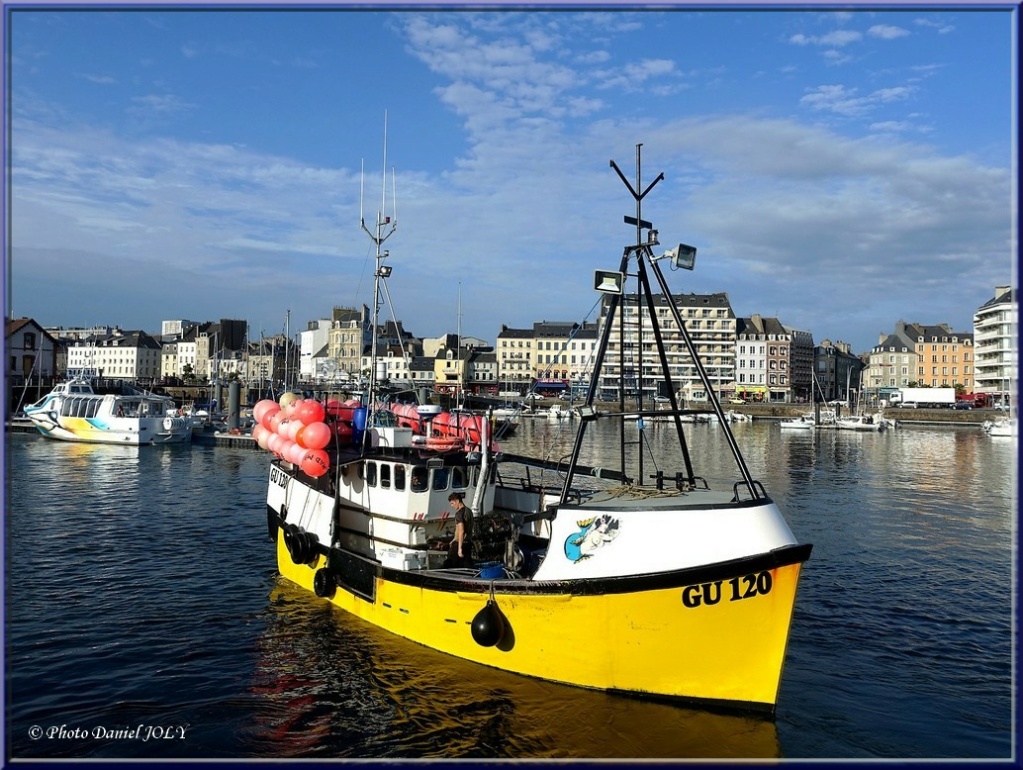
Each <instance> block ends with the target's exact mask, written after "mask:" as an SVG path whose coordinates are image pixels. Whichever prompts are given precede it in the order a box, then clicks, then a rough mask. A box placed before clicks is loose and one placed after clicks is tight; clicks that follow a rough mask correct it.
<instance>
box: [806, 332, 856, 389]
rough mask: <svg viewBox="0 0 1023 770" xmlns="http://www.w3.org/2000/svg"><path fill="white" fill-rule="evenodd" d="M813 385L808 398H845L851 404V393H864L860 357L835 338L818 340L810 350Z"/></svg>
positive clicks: (846, 344) (845, 343)
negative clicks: (816, 344)
mask: <svg viewBox="0 0 1023 770" xmlns="http://www.w3.org/2000/svg"><path fill="white" fill-rule="evenodd" d="M813 361H814V374H815V376H816V378H817V385H816V386H814V391H813V397H812V398H811V399H810V400H811V401H820V400H821V399H823V400H824V401H827V402H831V401H844V402H845V403H847V404H851V403H852V402H853V401H854V398H853V397H854V396H855V395H857V394H860V393H862V392H863V388H862V374H863V370H864V367H865V364H864V362H863V360H862V359H861V358H860V357H859V356H857V355H854V354H853V352H852V348H851V347H850V346H849V343H847V342H842V341H841V340H836V341H835V342H832V341H831V340H827V339H825V340H821V344H820V345H818V346H816V347H815V348H814V349H813Z"/></svg>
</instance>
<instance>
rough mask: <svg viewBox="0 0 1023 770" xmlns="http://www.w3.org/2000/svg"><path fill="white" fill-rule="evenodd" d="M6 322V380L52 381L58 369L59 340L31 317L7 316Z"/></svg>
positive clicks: (14, 381) (18, 381)
mask: <svg viewBox="0 0 1023 770" xmlns="http://www.w3.org/2000/svg"><path fill="white" fill-rule="evenodd" d="M6 325H7V329H6V334H5V336H4V349H5V350H6V351H7V370H6V375H5V376H6V379H7V381H8V382H9V383H14V384H21V383H23V382H26V381H32V380H35V381H37V382H44V381H45V382H52V381H53V380H54V379H55V378H56V377H57V373H58V372H59V371H61V370H60V369H58V368H57V365H58V351H60V350H61V348H62V346H61V343H60V341H59V340H58V339H56V338H55V337H54V336H53V335H52V334H50V333H49V332H48V331H46V329H44V328H43V327H42V326H40V325H39V324H38V323H36V322H35V320H33V319H31V318H14V319H8V320H7V324H6Z"/></svg>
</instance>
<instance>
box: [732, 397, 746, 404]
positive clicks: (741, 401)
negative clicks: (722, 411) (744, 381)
mask: <svg viewBox="0 0 1023 770" xmlns="http://www.w3.org/2000/svg"><path fill="white" fill-rule="evenodd" d="M728 403H729V404H745V403H746V399H744V398H730V399H728Z"/></svg>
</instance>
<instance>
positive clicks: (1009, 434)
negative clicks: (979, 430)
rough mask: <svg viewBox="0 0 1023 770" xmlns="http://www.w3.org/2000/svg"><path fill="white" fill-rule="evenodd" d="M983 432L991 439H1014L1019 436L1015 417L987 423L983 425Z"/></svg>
mask: <svg viewBox="0 0 1023 770" xmlns="http://www.w3.org/2000/svg"><path fill="white" fill-rule="evenodd" d="M984 430H986V431H987V434H988V435H989V436H991V437H992V438H1016V437H1017V436H1019V429H1018V428H1017V427H1016V418H1015V417H1004V418H1002V419H1000V420H993V421H987V422H985V423H984Z"/></svg>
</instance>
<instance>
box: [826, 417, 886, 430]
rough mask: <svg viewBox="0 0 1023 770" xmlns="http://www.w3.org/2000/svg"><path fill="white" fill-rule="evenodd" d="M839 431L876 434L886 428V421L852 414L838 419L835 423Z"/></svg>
mask: <svg viewBox="0 0 1023 770" xmlns="http://www.w3.org/2000/svg"><path fill="white" fill-rule="evenodd" d="M835 425H836V427H837V428H838V429H839V430H856V431H861V432H878V431H882V430H884V429H885V428H886V427H888V424H887V421H886V420H884V419H879V418H878V417H877V416H875V415H871V414H853V415H849V416H848V417H840V418H838V420H836V421H835Z"/></svg>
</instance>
